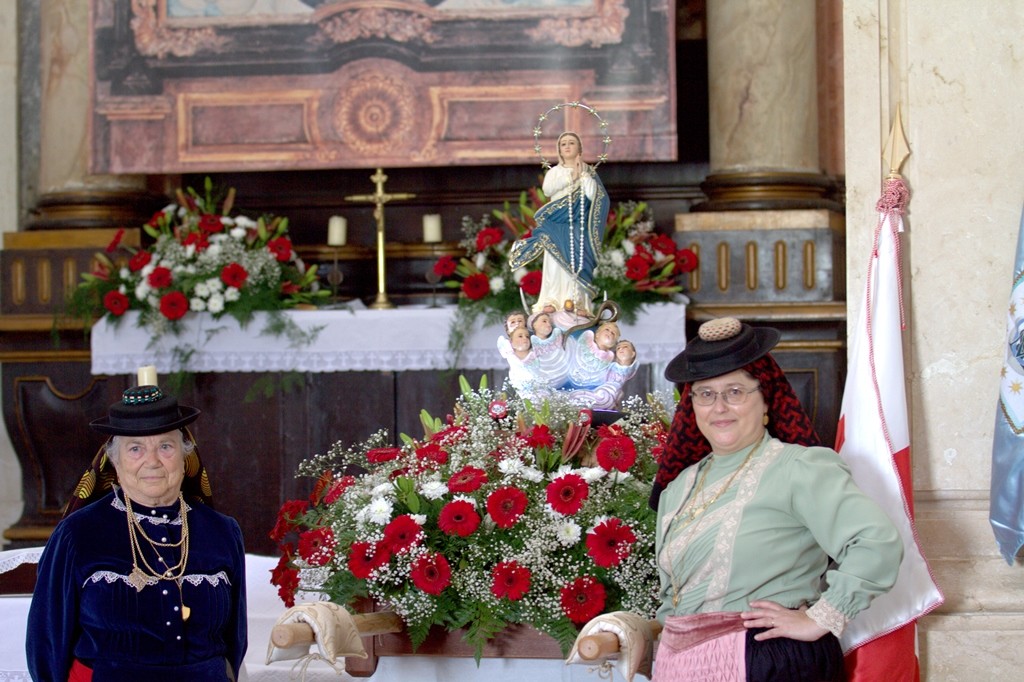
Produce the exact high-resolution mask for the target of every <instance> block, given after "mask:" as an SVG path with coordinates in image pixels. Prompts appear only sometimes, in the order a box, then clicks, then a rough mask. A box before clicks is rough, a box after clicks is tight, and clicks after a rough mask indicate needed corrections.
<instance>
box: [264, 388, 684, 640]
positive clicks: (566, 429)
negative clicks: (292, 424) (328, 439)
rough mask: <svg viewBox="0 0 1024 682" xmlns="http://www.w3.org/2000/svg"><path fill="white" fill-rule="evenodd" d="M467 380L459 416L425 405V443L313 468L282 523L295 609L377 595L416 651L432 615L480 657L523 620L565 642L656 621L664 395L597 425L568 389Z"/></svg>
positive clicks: (341, 456) (368, 447) (329, 456)
mask: <svg viewBox="0 0 1024 682" xmlns="http://www.w3.org/2000/svg"><path fill="white" fill-rule="evenodd" d="M460 383H461V386H462V395H461V397H460V398H459V400H458V402H457V404H456V407H455V410H454V414H453V415H452V416H450V417H449V418H448V420H447V421H446V422H443V423H442V422H441V420H439V419H434V418H431V417H430V416H429V415H427V414H425V413H424V414H422V415H421V421H422V422H423V424H424V432H425V435H424V436H423V438H422V439H412V438H409V437H407V436H404V435H403V436H402V439H401V440H402V442H403V445H402V446H401V447H393V446H391V445H390V444H389V443H388V440H387V434H386V433H383V432H378V433H376V434H374V435H373V436H372V437H371V438H369V439H368V440H367V441H366V442H364V443H361V444H358V445H355V446H352V447H348V448H346V447H344V446H343V445H342V444H341V443H336V444H335V445H334V446H333V447H331V448H330V450H329V451H328V452H327V453H326V454H323V455H316V456H314V457H312V458H311V459H309V460H307V461H306V462H304V463H303V464H302V465H301V466H300V468H299V474H300V475H305V476H310V477H316V478H317V482H316V485H315V487H314V490H313V492H312V494H311V495H310V497H309V499H302V500H291V501H288V502H286V503H285V504H284V505H283V506H282V507H281V509H280V512H279V516H278V519H277V523H276V525H275V526H274V528H273V530H272V531H271V533H270V536H271V538H273V539H274V540H275V541H276V542H277V543H278V544H279V547H280V551H281V559H280V561H279V563H278V565H277V567H276V568H275V569H274V570H273V571H272V582H273V583H274V584H275V585H277V587H278V592H279V594H280V596H281V598H282V599H283V601H284V602H285V604H286V605H289V606H291V605H292V604H293V603H294V599H295V597H296V593H297V592H298V593H299V594H301V595H304V594H310V593H312V594H314V595H318V596H319V598H326V599H329V600H330V601H332V602H335V603H337V604H342V605H345V606H347V607H350V608H351V607H353V606H354V604H355V603H356V602H357V601H358V600H360V599H362V598H365V597H371V598H372V599H373V600H374V601H375V602H377V603H378V604H380V605H381V606H382V607H383V608H386V609H391V610H393V611H395V612H396V613H397V614H398V615H399V616H400V617H401V618H402V619H403V621H404V624H405V631H406V632H407V634H408V635H409V637H410V639H411V642H412V644H413V646H414V647H417V646H419V644H421V643H422V642H423V641H424V640H425V638H426V637H427V634H428V632H429V630H430V628H431V627H433V626H442V627H444V628H446V629H448V630H457V629H459V628H464V629H465V630H464V638H465V640H466V641H467V642H468V643H469V644H471V645H473V646H474V647H475V649H476V652H477V656H478V659H479V656H480V653H481V651H482V648H483V646H484V644H485V643H486V642H487V641H488V640H489V639H491V638H493V637H494V636H496V635H497V634H498V633H500V632H501V631H502V630H503V629H504V628H505V627H506V626H508V625H510V624H516V623H518V624H526V625H529V626H532V627H534V628H536V629H537V630H540V631H542V632H545V633H547V634H549V635H550V636H552V637H553V638H555V639H556V640H557V641H558V642H559V643H560V645H561V646H562V648H563V650H564V651H565V652H567V651H568V649H569V648H570V647H571V645H572V643H573V641H574V639H575V637H576V635H577V633H578V629H579V627H580V626H581V625H582V624H584V623H586V622H587V621H588V620H589V619H590V618H592V617H593V616H595V615H597V614H599V613H602V612H605V611H614V610H627V611H631V612H634V613H637V614H643V615H645V616H647V617H653V615H654V612H655V611H656V608H657V589H658V578H657V572H656V567H655V563H654V522H655V515H654V512H653V511H652V510H651V509H650V508H649V507H648V504H647V500H648V496H649V494H650V490H651V483H652V481H653V479H654V475H655V473H656V471H657V466H658V464H657V462H658V458H659V457H660V453H661V451H662V449H663V447H664V443H665V438H666V434H667V428H668V421H669V417H668V414H667V412H666V410H665V407H664V405H665V402H664V397H661V396H657V395H650V396H648V397H647V398H646V399H642V398H640V397H639V396H633V397H631V398H627V399H626V401H624V403H623V407H622V412H621V418H620V419H619V420H618V421H617V422H615V423H614V424H612V425H602V426H600V427H595V426H594V425H593V424H592V423H591V421H592V417H593V415H592V413H591V412H590V411H589V410H581V409H580V408H579V407H578V406H573V405H571V404H570V403H569V402H568V401H563V400H560V399H559V398H558V397H555V398H552V399H549V400H547V401H545V402H543V403H542V404H540V405H536V404H531V403H530V402H529V401H523V400H520V399H509V398H507V397H506V396H505V395H504V394H500V393H496V392H494V391H491V390H489V389H487V387H486V383H485V382H484V383H482V384H481V387H480V388H479V389H478V390H473V389H471V388H470V386H469V385H468V383H467V382H466V381H465V379H460ZM346 472H347V473H346ZM353 474H354V475H353Z"/></svg>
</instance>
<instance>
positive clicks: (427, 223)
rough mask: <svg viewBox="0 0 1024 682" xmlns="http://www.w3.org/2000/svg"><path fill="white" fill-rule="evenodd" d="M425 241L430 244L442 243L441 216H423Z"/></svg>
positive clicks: (435, 214)
mask: <svg viewBox="0 0 1024 682" xmlns="http://www.w3.org/2000/svg"><path fill="white" fill-rule="evenodd" d="M423 241H425V242H426V243H428V244H433V243H436V242H439V241H441V216H440V215H438V214H437V213H428V214H427V215H425V216H423Z"/></svg>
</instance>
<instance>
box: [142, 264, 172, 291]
mask: <svg viewBox="0 0 1024 682" xmlns="http://www.w3.org/2000/svg"><path fill="white" fill-rule="evenodd" d="M146 281H147V282H149V286H151V287H153V288H154V289H163V288H164V287H169V286H171V282H173V281H174V275H172V274H171V271H170V270H168V269H167V268H165V267H164V266H162V265H161V266H159V267H156V268H153V272H151V273H149V277H148V278H147V280H146Z"/></svg>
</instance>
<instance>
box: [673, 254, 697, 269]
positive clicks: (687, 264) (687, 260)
mask: <svg viewBox="0 0 1024 682" xmlns="http://www.w3.org/2000/svg"><path fill="white" fill-rule="evenodd" d="M676 269H677V270H679V272H693V271H694V270H696V269H697V254H695V253H694V252H693V251H692V250H690V249H679V250H678V251H676Z"/></svg>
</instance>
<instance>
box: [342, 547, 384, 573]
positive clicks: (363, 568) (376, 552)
mask: <svg viewBox="0 0 1024 682" xmlns="http://www.w3.org/2000/svg"><path fill="white" fill-rule="evenodd" d="M389 561H391V556H390V555H389V554H388V550H387V548H386V547H385V546H384V543H381V542H375V543H373V544H370V543H369V542H353V543H352V546H351V547H350V548H349V554H348V570H349V572H350V573H351V574H352V575H353V576H355V577H356V578H359V579H360V580H365V579H366V578H369V577H370V574H371V573H373V571H375V570H376V569H378V568H380V567H381V566H384V565H386V564H387V563H388V562H389Z"/></svg>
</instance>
